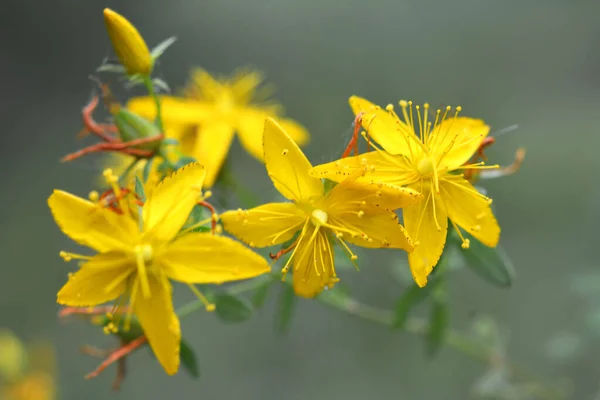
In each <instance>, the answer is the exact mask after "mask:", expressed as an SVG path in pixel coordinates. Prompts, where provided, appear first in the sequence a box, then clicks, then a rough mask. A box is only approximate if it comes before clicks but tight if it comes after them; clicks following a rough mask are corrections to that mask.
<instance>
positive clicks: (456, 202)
mask: <svg viewBox="0 0 600 400" xmlns="http://www.w3.org/2000/svg"><path fill="white" fill-rule="evenodd" d="M440 191H441V194H442V196H443V198H444V203H445V205H446V208H447V209H448V217H450V219H451V220H452V221H454V222H455V223H456V224H457V225H458V226H460V227H461V228H463V229H464V230H466V231H467V232H469V233H470V234H471V235H473V236H474V237H475V238H476V239H477V240H479V241H480V242H481V243H483V244H485V245H487V246H490V247H495V246H496V245H497V244H498V240H500V226H499V225H498V221H496V218H495V217H494V214H493V212H492V208H491V207H490V204H489V201H488V200H487V199H486V198H484V197H483V196H482V195H480V194H479V193H478V192H477V189H475V188H474V187H473V185H471V184H470V183H469V182H468V181H467V180H465V179H463V178H461V177H459V176H452V177H448V179H442V180H441V181H440Z"/></svg>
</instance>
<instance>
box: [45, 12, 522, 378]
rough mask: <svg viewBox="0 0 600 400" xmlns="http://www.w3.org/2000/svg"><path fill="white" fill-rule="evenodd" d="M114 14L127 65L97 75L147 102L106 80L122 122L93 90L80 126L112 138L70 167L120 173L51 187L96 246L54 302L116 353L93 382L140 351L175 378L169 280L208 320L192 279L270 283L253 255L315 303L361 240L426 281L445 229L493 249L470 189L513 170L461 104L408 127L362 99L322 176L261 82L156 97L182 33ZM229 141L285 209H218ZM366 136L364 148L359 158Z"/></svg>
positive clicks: (56, 210) (83, 239)
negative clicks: (397, 256) (107, 75)
mask: <svg viewBox="0 0 600 400" xmlns="http://www.w3.org/2000/svg"><path fill="white" fill-rule="evenodd" d="M104 17H105V22H106V27H107V30H108V33H109V37H110V40H111V42H112V44H113V48H114V50H115V53H116V55H117V57H118V60H119V62H117V63H111V62H105V63H104V64H103V65H102V66H101V67H100V68H99V70H100V71H105V72H116V73H120V74H124V75H126V76H127V80H128V84H129V85H131V86H133V85H143V86H144V87H145V88H146V90H147V91H148V96H146V97H136V98H132V99H130V100H129V101H128V103H127V104H126V106H122V105H120V104H119V103H118V102H117V101H116V100H115V99H113V97H112V95H111V94H110V91H109V89H108V87H107V86H106V85H104V84H102V83H101V82H100V83H99V85H100V88H101V89H102V97H103V99H104V102H105V103H106V105H107V109H108V111H109V112H110V114H111V117H112V122H107V123H100V122H96V120H95V119H94V118H93V116H92V113H93V112H94V110H95V108H96V107H97V106H98V104H99V102H100V99H99V97H98V96H94V98H93V99H92V101H91V102H90V103H89V104H88V105H87V106H86V107H85V108H84V110H83V120H84V124H85V129H86V131H87V132H88V133H91V134H93V135H95V136H96V137H98V138H99V139H101V140H102V142H100V143H98V144H96V145H92V146H89V147H87V148H84V149H82V150H79V151H77V152H75V153H72V154H69V155H68V156H66V157H65V158H64V160H65V161H71V160H74V159H76V158H79V157H82V156H85V155H86V154H89V153H93V152H111V154H112V155H113V156H112V157H110V158H108V159H107V160H108V161H107V162H108V163H109V164H110V166H111V168H107V169H106V170H105V171H104V173H103V178H104V181H105V184H106V185H105V186H106V187H107V189H106V190H104V191H103V192H102V194H99V193H98V192H95V191H94V192H92V193H90V195H89V196H88V199H84V198H81V197H78V196H76V195H73V194H69V193H67V192H64V191H62V190H55V191H54V193H53V194H52V195H51V196H50V198H49V199H48V204H49V206H50V209H51V211H52V215H53V216H54V219H55V220H56V223H57V224H58V226H59V227H60V229H61V230H62V231H63V232H64V233H65V234H66V235H68V236H69V237H70V238H71V239H73V241H75V242H76V243H78V244H80V245H83V246H86V247H89V248H90V249H92V250H93V251H94V253H93V254H92V255H82V254H75V253H71V252H64V251H63V252H61V256H62V257H63V259H64V260H65V261H71V260H80V264H79V268H78V270H77V271H76V272H74V273H72V274H70V276H69V279H68V281H67V282H66V284H65V285H64V286H63V287H62V289H60V291H59V292H58V297H57V301H58V303H60V304H62V305H65V306H68V307H67V308H65V309H64V310H63V312H62V315H63V316H64V315H71V314H79V315H87V316H89V317H91V320H92V322H94V323H96V324H99V325H102V326H103V328H104V331H105V333H107V334H114V335H116V336H118V337H119V338H120V340H121V344H122V346H121V347H120V348H119V349H118V350H116V351H115V352H112V353H110V354H109V355H108V358H106V360H105V361H104V362H103V363H102V365H101V366H100V367H99V368H98V370H96V371H95V372H93V373H92V374H90V375H89V376H90V377H93V376H96V375H97V373H99V372H100V371H101V370H103V369H104V368H105V367H106V366H108V365H109V364H111V363H113V362H117V361H119V360H122V359H124V356H125V355H127V354H128V353H130V352H131V351H133V350H134V349H136V348H138V347H140V346H142V345H145V344H146V343H147V344H149V346H150V347H151V348H152V350H153V352H154V354H155V355H156V357H157V359H158V361H159V362H160V363H161V365H162V366H163V367H164V369H165V371H166V372H167V373H168V374H174V373H176V372H177V371H178V368H179V364H180V360H181V358H182V355H181V352H182V350H181V349H182V346H183V344H182V343H183V342H182V338H181V330H180V322H179V318H180V317H182V316H183V314H184V313H183V312H177V311H176V309H175V308H174V306H173V299H172V297H173V295H172V291H173V289H172V283H173V282H180V283H183V284H185V285H187V286H188V287H189V288H190V289H191V290H192V292H193V293H194V294H195V295H196V296H197V297H198V299H199V301H200V302H201V303H202V304H204V306H205V308H206V310H208V311H213V310H215V308H217V311H219V310H218V307H219V304H218V302H217V303H216V304H215V302H214V301H213V299H214V296H213V295H205V294H204V293H203V292H202V291H201V290H200V289H199V288H198V287H197V286H196V285H208V284H216V285H220V284H223V283H226V282H231V281H238V280H246V279H251V278H256V277H258V276H260V275H263V274H271V273H272V272H271V266H270V265H269V263H268V262H267V259H265V258H264V257H263V256H261V255H259V253H257V252H255V251H253V250H251V249H250V248H265V247H274V246H281V247H280V248H279V250H277V251H276V252H275V253H270V258H271V259H272V260H274V262H275V261H277V260H279V259H283V258H285V261H284V262H282V264H283V266H282V267H281V268H282V279H283V280H284V281H285V280H286V279H285V278H286V276H287V275H286V274H287V273H288V272H290V273H291V277H292V279H291V282H292V283H291V285H292V287H293V290H294V292H295V294H296V295H298V296H302V297H305V298H314V297H315V296H317V295H319V293H321V292H322V291H323V290H324V289H332V288H334V286H335V284H336V283H337V282H338V281H339V280H340V278H339V276H338V274H337V272H336V269H335V265H336V257H335V252H334V246H340V248H341V249H342V250H343V253H345V254H346V256H347V258H348V259H349V260H350V261H351V262H352V263H355V262H356V260H357V259H358V257H357V255H356V254H355V253H354V252H353V250H352V248H351V246H352V245H353V246H360V247H365V248H375V249H382V248H387V249H397V250H404V251H405V252H406V253H408V260H409V265H410V270H411V272H412V275H413V277H414V281H415V282H416V283H417V285H418V286H420V287H423V286H425V285H426V284H427V281H428V276H429V275H430V274H431V273H432V271H433V269H434V267H435V266H436V264H437V263H438V261H439V259H440V257H441V256H442V253H443V251H444V247H445V243H446V238H447V233H448V229H449V225H448V221H450V223H451V225H452V227H453V229H454V232H456V233H457V234H458V236H459V237H460V240H461V242H462V248H463V249H468V248H469V246H470V239H469V238H467V237H466V236H467V233H468V235H469V236H472V237H473V238H475V239H477V240H478V241H480V242H481V243H483V244H484V245H486V246H489V247H495V246H496V245H497V244H498V241H499V237H500V227H499V225H498V223H497V221H496V218H495V217H494V214H493V212H492V209H491V208H490V204H491V199H490V198H488V197H486V196H485V195H483V194H481V193H480V192H479V191H478V189H477V188H476V187H474V186H473V184H472V182H473V181H474V180H475V179H476V178H478V177H482V176H483V174H485V173H487V172H489V171H488V170H490V169H491V170H495V172H496V174H497V175H503V174H508V173H511V172H513V171H514V169H515V167H514V166H513V167H510V168H505V169H502V168H500V167H499V166H498V165H485V156H484V155H483V152H482V150H483V148H484V147H485V146H486V145H487V144H488V142H487V141H486V140H487V137H488V133H489V130H490V129H489V126H487V125H486V124H485V123H484V122H483V121H482V120H479V119H472V118H468V117H462V116H459V113H460V111H461V108H460V107H455V108H451V107H447V108H445V109H440V110H436V111H435V112H433V113H432V114H434V115H430V111H431V110H430V109H429V105H428V104H424V105H423V106H419V105H416V106H413V104H412V102H410V101H400V103H399V106H400V111H401V113H400V116H401V117H400V116H399V115H398V114H397V113H396V111H395V108H394V106H392V105H388V106H386V107H385V108H381V107H379V106H377V105H375V104H372V103H370V102H369V101H367V100H365V99H362V98H359V97H356V96H353V97H351V98H350V106H351V108H352V110H353V111H354V114H355V132H354V136H353V138H352V140H351V141H350V143H349V145H348V147H347V148H346V151H344V152H343V156H342V158H341V159H339V160H335V161H332V162H329V163H325V164H322V165H317V166H313V165H312V164H311V163H310V161H309V160H308V159H307V157H306V156H305V155H304V153H303V152H302V150H301V149H300V147H299V146H300V145H303V144H305V143H307V142H308V138H309V135H308V133H307V132H306V130H305V129H304V128H303V127H302V126H301V125H300V124H298V123H297V122H295V121H293V120H290V119H286V118H284V117H283V116H282V115H283V112H282V110H281V107H279V106H278V105H277V104H274V103H272V102H266V100H267V99H268V93H267V92H266V91H265V90H264V88H261V87H260V85H261V82H262V79H263V78H262V76H261V75H260V74H259V73H257V72H254V71H246V72H240V73H238V74H237V75H235V76H234V77H233V78H231V79H228V78H221V79H216V78H214V77H213V76H211V75H209V74H208V73H207V72H206V71H204V70H197V71H194V73H193V74H192V80H191V83H190V84H189V85H188V87H187V88H186V89H185V91H184V95H183V96H182V97H177V96H161V95H158V93H157V90H159V89H162V90H165V89H167V88H168V86H167V85H166V83H164V82H163V81H161V80H159V79H154V78H152V77H151V75H152V72H153V70H154V66H155V61H156V60H157V59H158V57H160V56H161V55H162V54H163V53H164V52H165V50H166V49H167V47H169V46H170V45H171V44H172V43H173V42H174V39H169V40H167V41H165V42H163V43H161V44H160V45H158V46H157V47H156V48H155V49H154V50H152V51H150V50H149V49H148V47H147V45H146V43H145V41H144V40H143V38H142V37H141V35H140V34H139V32H138V31H137V30H136V29H135V27H133V25H131V23H129V21H127V20H126V19H125V18H124V17H122V16H120V15H119V14H117V13H115V12H114V11H111V10H108V9H107V10H105V11H104ZM361 128H363V129H364V130H365V131H363V132H361ZM235 133H237V135H238V137H239V139H240V141H241V143H242V145H243V147H244V148H245V149H246V150H247V152H248V153H249V154H251V155H252V156H254V157H255V158H257V159H259V160H262V161H264V164H265V167H266V170H267V175H268V176H269V178H270V179H271V181H272V183H273V185H274V187H275V188H276V189H277V191H278V192H279V193H280V194H281V195H282V196H283V197H284V198H285V199H287V201H282V202H272V203H267V204H263V205H258V206H256V207H250V208H249V209H237V210H227V211H224V212H222V213H217V211H216V208H215V206H214V205H212V204H210V203H209V202H208V201H207V200H208V199H209V198H210V197H211V195H212V192H211V190H209V189H213V188H214V187H215V185H217V184H218V183H219V182H220V181H221V180H222V179H223V176H224V171H223V170H222V168H223V165H224V162H225V160H226V158H227V153H228V149H229V147H230V144H231V143H232V140H233V137H234V134H235ZM363 139H364V140H363ZM363 141H364V143H366V146H367V148H368V151H367V152H366V153H362V154H359V152H358V149H359V142H363ZM352 153H354V155H353V156H350V154H352ZM115 171H119V176H117V174H116V173H115ZM399 210H401V211H402V213H401V216H402V220H400V219H399V213H398V211H399ZM225 233H229V234H230V235H232V236H233V237H235V238H237V239H239V240H241V241H242V242H243V243H244V244H245V245H244V244H242V243H240V242H238V241H236V240H234V239H232V238H230V237H228V236H225ZM203 290H205V289H203ZM109 302H113V304H112V305H109V306H104V307H96V308H90V307H93V306H100V305H103V304H105V303H109Z"/></svg>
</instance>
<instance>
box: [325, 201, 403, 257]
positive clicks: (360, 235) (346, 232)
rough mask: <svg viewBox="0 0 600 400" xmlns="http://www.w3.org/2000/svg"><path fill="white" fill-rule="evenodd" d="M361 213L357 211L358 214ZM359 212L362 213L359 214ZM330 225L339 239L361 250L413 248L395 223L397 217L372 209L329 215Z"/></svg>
mask: <svg viewBox="0 0 600 400" xmlns="http://www.w3.org/2000/svg"><path fill="white" fill-rule="evenodd" d="M358 210H360V211H358ZM360 212H362V214H359V213H360ZM329 224H330V225H332V226H333V227H336V228H338V229H336V230H335V232H336V233H337V232H339V233H342V235H343V236H342V239H343V240H345V241H347V242H350V243H352V244H355V245H357V246H361V247H368V248H373V249H377V248H386V247H391V248H394V249H403V250H406V251H407V252H411V251H413V249H414V245H413V242H412V240H411V239H410V238H409V237H408V234H407V233H406V231H405V229H404V228H403V227H402V225H400V224H399V222H398V216H397V215H396V214H395V213H393V212H391V211H385V210H377V209H375V208H371V207H363V208H356V209H355V210H354V211H353V212H348V211H346V212H344V213H339V214H338V213H331V214H330V217H329Z"/></svg>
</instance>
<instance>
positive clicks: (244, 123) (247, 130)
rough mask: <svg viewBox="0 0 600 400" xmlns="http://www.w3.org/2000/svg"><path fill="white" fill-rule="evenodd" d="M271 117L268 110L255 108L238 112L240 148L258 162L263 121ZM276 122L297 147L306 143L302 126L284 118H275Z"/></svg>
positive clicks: (261, 156) (260, 151) (262, 154)
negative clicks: (242, 147)
mask: <svg viewBox="0 0 600 400" xmlns="http://www.w3.org/2000/svg"><path fill="white" fill-rule="evenodd" d="M272 116H273V115H272V113H270V112H269V111H268V110H265V109H260V108H255V107H247V108H244V109H243V110H240V111H239V115H238V120H237V131H238V132H239V138H240V141H241V143H242V146H244V148H245V149H246V151H247V152H248V153H250V154H251V155H252V156H254V157H255V158H257V159H259V160H262V159H263V157H264V151H263V144H262V142H263V131H264V128H265V120H266V119H267V118H268V117H272ZM277 122H278V123H279V125H281V127H282V128H283V130H285V132H286V133H287V134H288V135H289V137H290V138H292V140H293V141H294V142H295V143H296V144H298V145H299V146H302V145H303V144H305V143H307V142H308V139H309V136H308V132H307V131H306V129H305V128H304V127H303V126H302V125H300V124H298V123H297V122H295V121H293V120H290V119H286V118H277Z"/></svg>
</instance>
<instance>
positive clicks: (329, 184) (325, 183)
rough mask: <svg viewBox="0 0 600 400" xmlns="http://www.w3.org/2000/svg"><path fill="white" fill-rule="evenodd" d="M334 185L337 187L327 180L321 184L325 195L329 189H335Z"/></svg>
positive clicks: (335, 183) (334, 183)
mask: <svg viewBox="0 0 600 400" xmlns="http://www.w3.org/2000/svg"><path fill="white" fill-rule="evenodd" d="M336 185H337V182H334V181H331V180H329V179H325V180H324V182H323V187H324V189H325V193H329V192H330V191H331V189H333V188H334V187H336Z"/></svg>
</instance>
